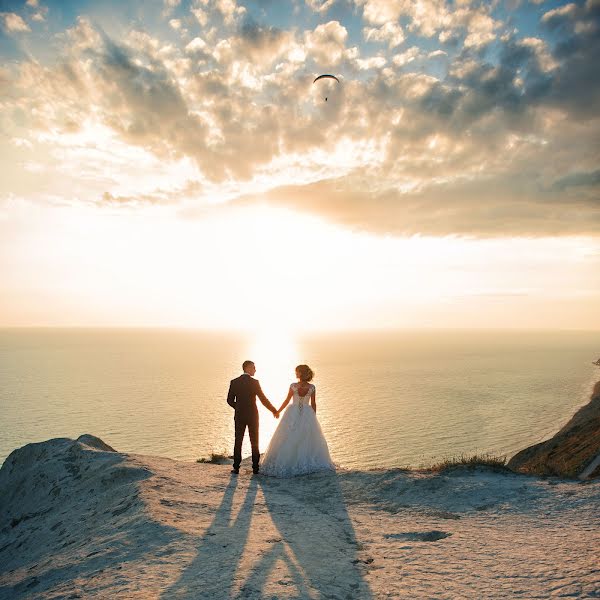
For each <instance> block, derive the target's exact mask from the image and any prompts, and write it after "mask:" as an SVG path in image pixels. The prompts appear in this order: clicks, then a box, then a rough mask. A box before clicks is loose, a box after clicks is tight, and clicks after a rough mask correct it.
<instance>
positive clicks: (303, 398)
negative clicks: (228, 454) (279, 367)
mask: <svg viewBox="0 0 600 600" xmlns="http://www.w3.org/2000/svg"><path fill="white" fill-rule="evenodd" d="M242 370H243V373H242V375H240V376H239V377H237V378H236V379H233V380H232V381H231V383H230V385H229V393H228V394H227V403H228V404H229V405H230V406H231V407H232V408H234V409H235V444H234V449H233V469H232V471H231V472H232V473H235V474H237V473H239V472H240V464H241V462H242V441H243V439H244V435H245V433H246V427H247V428H248V433H249V435H250V445H251V447H252V471H253V473H254V474H257V473H258V472H259V461H260V451H259V446H258V408H257V407H256V398H257V397H258V399H259V400H260V401H261V402H262V403H263V404H264V406H265V407H266V408H268V409H269V410H270V411H271V412H272V413H273V416H274V417H275V418H276V419H279V416H280V413H282V411H284V410H285V409H286V407H287V410H285V412H284V413H283V416H282V418H281V420H280V421H279V424H278V425H277V428H276V429H275V432H274V433H273V437H272V438H271V442H270V444H269V446H268V448H267V450H266V452H265V454H264V456H263V460H262V463H260V470H261V472H262V473H263V474H265V475H271V476H273V477H293V476H295V475H306V474H308V473H315V472H318V471H335V465H334V464H333V462H332V461H331V457H330V455H329V448H328V447H327V442H326V440H325V436H324V435H323V432H322V430H321V426H320V425H319V421H318V420H317V401H316V393H317V391H316V388H315V386H314V385H313V384H312V383H310V382H311V381H312V379H313V376H314V373H313V372H312V370H311V368H310V367H309V366H308V365H298V366H297V367H296V379H297V381H296V382H294V383H292V384H291V385H290V387H289V390H288V394H287V396H286V398H285V400H284V401H283V404H282V405H281V406H280V407H279V409H276V408H275V407H274V406H273V405H272V404H271V403H270V402H269V400H268V399H267V397H266V396H265V394H264V393H263V391H262V389H261V387H260V383H259V382H258V380H257V379H255V378H254V374H255V373H256V366H255V364H254V362H253V361H251V360H246V361H244V363H243V365H242ZM290 401H291V404H290Z"/></svg>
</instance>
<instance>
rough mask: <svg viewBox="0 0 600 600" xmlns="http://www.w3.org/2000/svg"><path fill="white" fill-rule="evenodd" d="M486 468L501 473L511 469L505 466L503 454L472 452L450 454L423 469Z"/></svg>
mask: <svg viewBox="0 0 600 600" xmlns="http://www.w3.org/2000/svg"><path fill="white" fill-rule="evenodd" d="M481 467H483V468H486V469H491V470H493V471H498V472H502V473H507V472H508V473H512V472H513V471H511V469H509V468H508V467H507V466H506V457H505V456H495V455H493V454H473V455H470V456H469V455H466V454H461V455H460V456H452V457H450V458H446V459H444V460H442V461H440V462H438V463H434V464H432V465H430V466H428V467H425V468H424V469H423V470H424V471H428V472H430V473H445V472H447V471H450V470H452V469H456V468H464V469H465V468H466V469H477V468H481Z"/></svg>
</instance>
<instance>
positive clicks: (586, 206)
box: [236, 176, 600, 237]
mask: <svg viewBox="0 0 600 600" xmlns="http://www.w3.org/2000/svg"><path fill="white" fill-rule="evenodd" d="M374 187H376V186H374V185H373V182H372V180H371V179H370V178H369V177H368V176H365V177H363V178H362V179H361V178H356V177H353V178H341V179H336V180H322V181H319V182H316V183H313V184H310V185H306V186H287V187H281V188H277V189H274V190H272V191H270V192H268V193H267V194H262V195H260V196H245V197H240V198H239V199H238V200H237V201H236V203H239V204H242V205H244V204H252V203H260V204H264V203H265V202H267V203H273V204H276V205H278V206H285V207H287V208H290V209H293V210H298V211H302V212H309V213H319V214H321V215H323V216H324V217H325V218H327V219H329V220H331V221H334V222H336V223H342V224H343V225H345V226H347V227H349V228H352V229H355V230H360V231H368V232H372V233H377V234H391V235H413V234H425V235H428V234H429V235H450V234H456V235H464V236H472V237H503V236H506V235H507V234H509V235H520V236H531V237H538V236H546V235H565V234H587V235H599V234H600V204H599V203H598V201H597V200H594V199H590V200H588V201H574V202H572V203H571V204H565V203H564V202H562V201H560V199H559V197H558V196H557V195H556V194H554V193H553V191H554V190H547V191H545V192H544V190H542V189H541V188H540V186H539V184H532V183H531V179H530V178H529V177H527V176H522V177H518V178H513V179H512V180H511V181H509V182H507V180H506V178H503V177H484V178H481V179H479V180H474V181H473V180H463V181H454V182H444V183H438V184H432V185H428V186H425V187H424V188H423V189H420V190H416V191H411V192H405V193H402V192H400V191H398V190H397V189H385V188H384V189H381V190H379V191H378V190H377V189H373V188H374Z"/></svg>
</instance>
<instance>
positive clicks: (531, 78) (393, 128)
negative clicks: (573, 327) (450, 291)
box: [0, 0, 600, 235]
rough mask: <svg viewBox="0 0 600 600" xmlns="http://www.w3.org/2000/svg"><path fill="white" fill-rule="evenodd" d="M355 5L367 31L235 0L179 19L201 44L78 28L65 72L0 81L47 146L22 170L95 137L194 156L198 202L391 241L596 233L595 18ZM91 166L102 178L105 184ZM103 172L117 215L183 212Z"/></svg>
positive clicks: (169, 157)
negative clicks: (99, 132)
mask: <svg viewBox="0 0 600 600" xmlns="http://www.w3.org/2000/svg"><path fill="white" fill-rule="evenodd" d="M358 6H359V9H360V10H359V13H360V14H357V15H353V18H357V19H358V18H359V17H360V16H362V17H363V22H362V23H358V26H357V23H353V22H352V21H351V20H344V19H343V18H342V16H343V11H342V3H339V4H336V6H335V7H333V8H332V13H335V15H336V17H338V15H340V16H339V19H338V18H336V19H323V21H324V22H322V23H314V22H313V21H312V20H307V21H305V23H304V27H303V26H302V24H297V23H295V22H294V23H293V24H291V25H289V26H287V27H286V26H285V25H284V24H282V23H280V24H279V26H277V27H276V26H274V25H273V24H270V23H268V22H266V21H264V20H261V19H260V15H259V13H258V12H253V13H252V16H251V15H250V12H251V11H250V10H249V9H248V10H245V9H244V7H242V6H239V5H238V4H236V3H235V2H232V1H228V2H225V1H223V0H221V1H215V2H213V1H210V2H209V1H208V0H206V1H205V0H194V1H193V2H192V4H191V5H187V4H186V3H182V4H181V5H179V6H177V7H173V8H174V9H176V10H177V12H176V14H175V15H173V16H175V17H176V18H177V20H178V21H179V22H180V23H181V26H182V27H184V26H185V27H186V28H189V31H190V35H189V36H180V35H179V34H176V33H175V32H173V31H172V30H171V28H170V26H169V18H165V19H164V20H163V21H162V27H163V29H162V30H160V31H153V32H149V31H147V30H144V29H143V28H142V27H141V26H140V27H139V28H136V29H129V30H128V31H126V32H125V34H123V35H120V36H119V37H117V36H116V35H115V34H114V33H113V32H109V31H106V30H105V29H103V28H102V27H101V26H100V25H99V24H98V22H97V21H94V20H93V19H91V18H86V17H81V18H79V19H78V20H77V22H76V24H75V25H74V26H73V27H71V28H69V29H68V30H67V31H64V32H62V33H61V34H59V35H58V36H57V37H56V39H55V41H56V44H62V48H61V50H60V52H59V53H58V54H57V55H56V56H55V57H54V58H53V60H48V61H45V60H44V61H42V60H34V59H33V58H27V57H23V58H22V59H21V60H20V61H15V62H13V63H11V65H10V66H8V67H5V68H3V69H2V70H1V71H0V86H1V87H0V94H1V95H2V107H1V108H0V124H2V126H3V127H5V129H6V131H7V132H9V134H10V136H11V139H21V140H27V141H28V142H29V143H30V144H31V146H32V147H31V148H29V150H28V151H29V152H30V153H31V156H29V155H28V156H27V157H26V158H24V157H23V156H21V158H20V159H19V160H20V162H18V161H17V159H16V158H15V162H14V164H15V169H17V171H18V170H19V169H20V170H23V169H25V167H24V166H23V165H26V164H29V165H34V164H43V165H45V166H44V171H43V173H46V175H43V173H42V171H39V172H38V175H36V176H37V177H40V181H41V178H42V176H47V177H48V178H49V177H50V176H49V175H47V174H48V173H51V172H52V166H51V160H54V161H55V163H54V164H55V165H61V164H62V162H61V156H60V152H62V153H63V155H64V153H66V150H65V149H64V148H62V149H61V150H60V151H59V149H58V148H55V149H54V150H53V151H52V152H53V154H52V158H51V160H50V159H49V161H48V164H46V163H44V161H39V160H38V159H37V157H36V156H33V155H34V154H35V153H36V149H38V146H36V143H37V142H36V140H38V141H39V140H40V139H42V138H43V137H44V136H48V135H51V134H52V135H54V133H55V132H58V133H57V135H58V134H60V135H64V136H69V135H73V140H75V139H76V134H77V132H83V131H87V130H88V129H89V130H92V131H93V130H94V128H95V127H99V128H104V129H108V130H110V131H111V132H112V134H113V135H114V136H115V137H116V138H117V139H118V140H119V141H120V143H122V144H124V145H127V146H129V147H131V148H132V149H137V150H139V151H143V152H145V153H152V155H153V156H154V157H156V160H158V161H161V162H164V163H165V164H173V165H175V164H177V163H179V162H181V161H189V163H190V164H193V166H194V169H196V170H197V173H196V172H194V173H193V174H192V175H190V174H189V173H188V172H187V171H186V177H188V178H190V177H194V178H196V179H197V180H198V181H199V182H201V185H202V187H201V188H200V189H199V191H198V197H201V196H202V197H203V196H204V195H208V194H210V193H213V192H215V190H221V191H220V192H218V197H219V198H221V199H222V200H226V199H227V198H231V197H235V196H240V197H242V196H246V197H248V196H249V191H248V190H251V191H252V193H253V194H255V192H256V190H259V191H264V192H265V194H266V196H265V197H266V198H267V199H268V201H269V202H271V203H274V204H275V203H281V204H284V205H286V206H291V207H293V208H295V209H298V210H310V211H313V212H315V213H316V214H320V215H325V216H326V217H327V218H329V219H331V220H337V221H338V222H340V223H343V224H345V225H348V226H351V227H359V226H360V227H363V228H366V229H369V230H373V231H381V232H383V231H387V230H386V227H389V231H390V232H393V233H402V232H417V231H418V230H419V228H422V229H423V231H428V232H438V233H452V232H453V231H455V232H460V233H463V234H464V233H468V234H473V235H476V234H477V233H476V232H477V231H479V232H480V233H481V234H484V233H485V234H487V235H496V234H498V235H499V234H500V232H501V231H502V229H503V228H504V230H505V231H516V232H520V233H523V234H524V235H525V234H526V235H528V234H530V233H531V234H534V230H535V224H536V223H537V224H538V229H537V231H538V232H540V233H541V232H544V231H545V232H550V233H556V232H560V231H563V232H573V231H575V230H576V228H577V227H581V229H582V230H585V231H596V228H597V213H596V212H595V208H594V204H593V198H594V195H595V194H596V192H597V187H598V186H597V181H596V180H595V179H594V177H595V175H594V174H595V173H596V169H597V151H596V148H597V139H598V132H599V131H600V115H599V112H598V108H597V107H598V106H599V105H600V82H599V81H598V77H597V76H596V71H597V64H598V62H599V61H600V48H599V41H598V38H599V36H598V35H597V27H598V19H599V16H598V10H597V8H596V4H594V3H593V2H589V1H588V2H586V3H585V4H577V5H573V6H574V8H571V7H570V6H571V5H566V6H563V7H561V10H556V9H555V8H552V9H550V10H546V11H545V12H544V13H543V16H542V17H541V19H540V23H539V30H538V31H537V32H536V33H535V34H533V33H531V32H528V33H527V35H525V34H521V33H519V31H518V30H517V31H515V28H514V27H509V25H508V24H507V23H502V22H501V21H500V18H499V16H498V14H497V13H495V12H493V10H492V8H490V6H488V3H474V4H471V3H468V2H456V3H454V4H453V5H452V6H450V5H449V4H447V3H445V2H437V1H434V0H424V1H423V2H422V3H414V2H404V1H400V0H390V1H389V2H377V1H375V0H365V1H363V2H358ZM419 7H420V8H419ZM31 8H32V9H35V7H31ZM384 14H385V15H388V16H389V15H394V18H395V19H396V20H395V21H384V22H380V21H381V19H382V18H383V16H382V15H384ZM170 16H171V15H169V17H170ZM313 18H314V17H313ZM361 34H362V37H361ZM423 37H426V38H427V40H425V41H424V40H423ZM442 37H443V38H444V42H443V43H438V39H441V38H442ZM365 42H366V43H365ZM440 57H442V58H443V60H440V59H439V58H440ZM330 70H331V71H332V72H335V73H337V74H339V75H340V79H341V83H340V84H337V83H336V84H335V86H334V88H333V89H332V92H334V93H332V94H329V93H327V94H323V93H322V91H323V90H321V89H320V88H318V86H313V85H312V81H313V79H314V76H315V75H316V74H318V73H322V72H328V71H330ZM323 96H327V97H328V101H327V103H325V102H324V99H323ZM73 144H74V147H76V142H75V141H74V142H73ZM26 148H27V147H26V145H23V146H21V147H19V151H20V152H23V153H24V152H25V149H26ZM0 151H1V149H0ZM11 152H14V147H11V149H10V150H5V151H4V153H5V155H7V156H10V154H11ZM74 152H75V151H74ZM3 156H4V155H3ZM79 160H80V162H79V163H77V164H80V165H82V169H84V170H85V171H86V173H89V174H90V175H89V176H90V178H91V177H92V174H93V173H98V172H99V171H100V169H99V168H97V167H96V166H95V165H94V164H93V162H90V163H89V164H88V163H85V164H84V159H83V158H80V159H79ZM90 160H91V159H90ZM11 164H12V163H11ZM103 171H104V172H105V173H106V172H110V169H108V168H107V169H103ZM97 177H98V180H97V181H96V183H95V186H94V190H95V191H94V194H95V196H94V198H98V197H100V195H101V194H102V193H103V192H106V193H107V194H108V196H106V198H105V201H106V202H107V203H109V204H111V205H115V204H121V205H127V206H135V205H140V206H141V205H146V204H152V203H167V204H168V201H167V196H168V194H169V192H168V189H170V188H169V187H168V186H163V187H161V188H160V190H161V191H160V192H153V191H152V190H150V191H146V189H145V190H144V192H143V193H142V192H140V194H137V195H136V194H135V193H131V192H130V190H129V189H128V188H126V189H121V188H119V186H118V185H116V183H115V182H111V181H107V180H106V179H105V177H106V176H105V175H102V176H101V175H97ZM285 181H289V182H295V183H296V184H297V185H295V186H292V185H290V186H287V187H283V186H282V182H285ZM219 186H221V187H219ZM153 189H154V188H153ZM156 189H158V186H156ZM171 189H172V194H173V198H175V199H179V200H181V198H183V196H182V195H181V194H179V192H178V191H177V190H179V187H178V186H177V185H175V184H174V185H173V186H171ZM224 190H225V191H224ZM269 190H272V191H269ZM314 194H316V195H317V196H319V195H320V194H321V195H322V197H321V196H319V197H321V200H319V201H318V202H316V201H313V200H311V195H314ZM344 195H345V196H347V198H348V201H347V202H346V203H344V201H343V198H344ZM190 201H192V200H191V199H190ZM572 206H576V207H577V209H576V211H575V212H574V213H573V214H571V213H570V212H569V211H570V207H572ZM386 211H389V214H390V215H392V216H391V217H390V219H389V222H386V219H385V214H386ZM336 214H337V215H338V217H337V218H336ZM380 215H383V216H380ZM561 215H562V216H561ZM564 215H566V216H564ZM519 219H521V224H519ZM461 220H462V221H463V222H464V224H463V225H461ZM486 220H487V221H486ZM361 223H362V225H361ZM561 223H562V229H561Z"/></svg>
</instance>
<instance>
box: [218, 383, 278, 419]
mask: <svg viewBox="0 0 600 600" xmlns="http://www.w3.org/2000/svg"><path fill="white" fill-rule="evenodd" d="M257 396H258V398H259V400H260V401H261V402H262V403H263V404H264V405H265V406H266V407H267V408H268V409H269V410H270V411H271V412H274V411H275V407H274V406H273V405H272V404H271V403H270V402H269V401H268V400H267V397H266V396H265V395H264V393H263V391H262V389H261V387H260V383H259V382H258V379H254V377H252V376H250V375H248V374H247V373H244V374H243V375H240V376H239V377H236V378H235V379H232V380H231V383H230V384H229V393H228V394H227V404H229V406H231V407H233V408H234V409H235V416H236V417H237V416H253V415H256V416H258V409H257V408H256V397H257Z"/></svg>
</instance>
